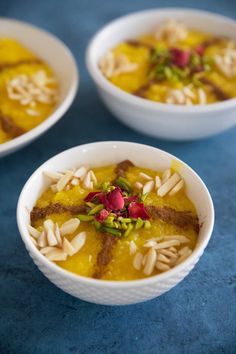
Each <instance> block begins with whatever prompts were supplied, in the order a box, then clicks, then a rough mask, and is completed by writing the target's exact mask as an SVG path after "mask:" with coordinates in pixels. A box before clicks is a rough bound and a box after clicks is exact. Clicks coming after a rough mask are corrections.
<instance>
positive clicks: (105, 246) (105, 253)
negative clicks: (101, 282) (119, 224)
mask: <svg viewBox="0 0 236 354" xmlns="http://www.w3.org/2000/svg"><path fill="white" fill-rule="evenodd" d="M100 235H101V238H102V239H101V242H102V248H101V250H100V252H99V253H98V255H97V262H96V265H95V272H94V274H93V278H95V279H101V278H102V277H103V275H104V273H105V272H106V269H107V266H108V265H109V263H110V262H111V260H112V258H113V255H112V251H113V249H114V247H115V245H116V243H117V241H118V238H117V237H115V236H113V235H110V234H107V233H104V234H100Z"/></svg>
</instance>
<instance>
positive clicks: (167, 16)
mask: <svg viewBox="0 0 236 354" xmlns="http://www.w3.org/2000/svg"><path fill="white" fill-rule="evenodd" d="M235 33H236V22H235V21H234V20H231V19H229V18H226V17H223V16H220V15H217V14H213V13H209V12H205V11H197V10H189V9H159V10H148V11H141V12H137V13H134V14H130V15H128V16H124V17H121V18H119V19H117V20H115V21H113V22H111V23H110V24H108V25H107V26H105V27H104V28H103V29H101V30H100V31H99V32H98V33H97V34H96V35H95V36H94V38H93V39H92V40H91V42H90V44H89V46H88V49H87V55H86V62H87V67H88V70H89V73H90V75H91V77H92V79H93V80H94V82H95V84H96V86H97V88H98V92H99V94H100V96H101V98H102V100H103V101H104V103H105V105H106V106H107V107H108V109H109V110H110V111H111V112H112V113H113V114H114V115H115V116H116V117H117V118H118V119H120V120H121V121H122V122H123V123H125V124H127V125H128V126H130V127H131V128H134V129H135V130H138V131H140V132H143V133H146V134H149V135H152V136H156V137H160V138H165V139H173V140H190V139H199V138H204V137H207V136H211V135H214V134H217V133H220V132H223V131H224V130H226V129H228V128H230V127H232V126H233V125H234V124H235V123H236V115H235V111H236V98H235V96H236V91H235V85H236V37H235Z"/></svg>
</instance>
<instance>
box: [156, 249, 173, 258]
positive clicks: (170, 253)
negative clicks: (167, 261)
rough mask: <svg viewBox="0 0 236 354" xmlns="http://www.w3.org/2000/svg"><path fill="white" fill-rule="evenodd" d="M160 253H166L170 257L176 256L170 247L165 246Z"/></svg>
mask: <svg viewBox="0 0 236 354" xmlns="http://www.w3.org/2000/svg"><path fill="white" fill-rule="evenodd" d="M159 253H160V254H164V255H165V256H168V257H176V254H175V253H173V252H171V251H169V250H168V249H165V248H163V249H160V250H158V254H159Z"/></svg>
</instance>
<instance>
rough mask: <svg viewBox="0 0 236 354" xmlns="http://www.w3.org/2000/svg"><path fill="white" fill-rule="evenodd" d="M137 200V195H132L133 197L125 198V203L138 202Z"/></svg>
mask: <svg viewBox="0 0 236 354" xmlns="http://www.w3.org/2000/svg"><path fill="white" fill-rule="evenodd" d="M137 199H138V196H137V195H132V196H131V197H127V198H125V203H131V202H136V200H137Z"/></svg>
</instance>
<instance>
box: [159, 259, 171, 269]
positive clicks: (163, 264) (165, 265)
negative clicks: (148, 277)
mask: <svg viewBox="0 0 236 354" xmlns="http://www.w3.org/2000/svg"><path fill="white" fill-rule="evenodd" d="M156 268H157V269H158V270H161V271H166V270H169V269H170V267H169V266H168V265H167V264H165V263H162V262H160V261H157V262H156Z"/></svg>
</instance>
